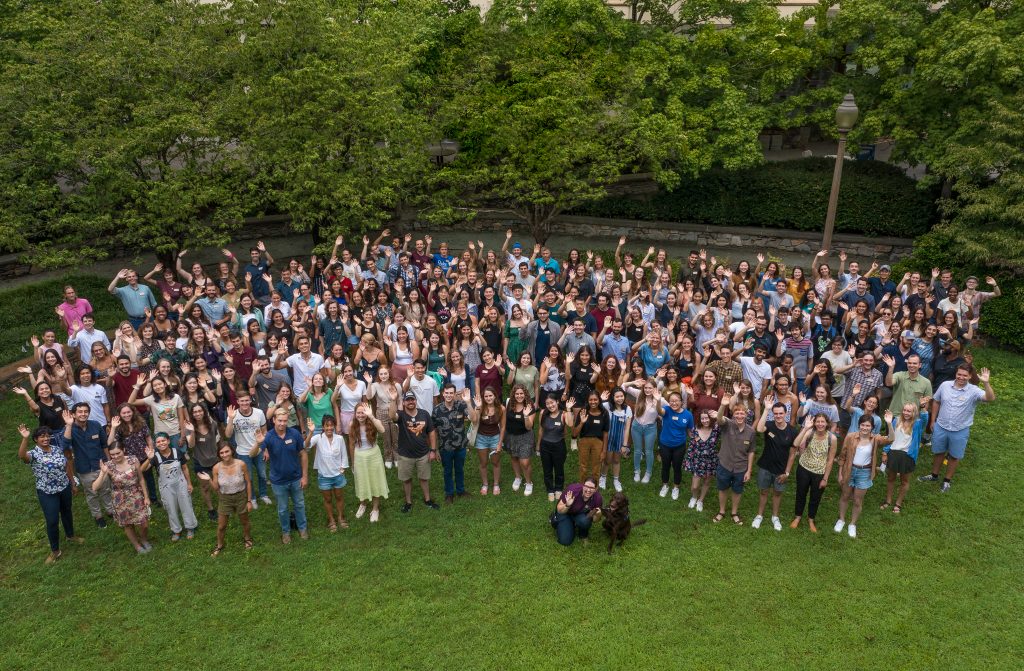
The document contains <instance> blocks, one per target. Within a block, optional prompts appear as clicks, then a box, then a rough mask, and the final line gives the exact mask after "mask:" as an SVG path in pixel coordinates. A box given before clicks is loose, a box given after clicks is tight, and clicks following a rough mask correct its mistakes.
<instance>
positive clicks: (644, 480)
mask: <svg viewBox="0 0 1024 671" xmlns="http://www.w3.org/2000/svg"><path fill="white" fill-rule="evenodd" d="M650 481H651V474H650V473H644V479H643V480H641V481H640V484H643V485H646V484H647V483H648V482H650Z"/></svg>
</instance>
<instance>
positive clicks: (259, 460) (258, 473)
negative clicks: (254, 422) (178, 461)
mask: <svg viewBox="0 0 1024 671" xmlns="http://www.w3.org/2000/svg"><path fill="white" fill-rule="evenodd" d="M235 454H236V455H237V456H238V458H239V459H241V460H242V463H243V464H245V465H246V466H248V467H249V479H250V480H253V481H255V480H259V493H258V494H257V493H256V487H253V495H252V498H253V501H255V500H256V497H257V496H266V495H267V464H266V463H265V462H264V461H263V450H262V449H261V450H260V454H257V455H256V457H255V458H254V457H250V456H249V455H248V454H238V453H237V452H236V453H235ZM147 472H148V471H147Z"/></svg>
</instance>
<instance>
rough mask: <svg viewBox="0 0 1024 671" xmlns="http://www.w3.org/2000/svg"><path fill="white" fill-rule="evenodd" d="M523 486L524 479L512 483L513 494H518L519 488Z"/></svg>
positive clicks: (517, 479)
mask: <svg viewBox="0 0 1024 671" xmlns="http://www.w3.org/2000/svg"><path fill="white" fill-rule="evenodd" d="M522 484H523V479H522V478H516V479H515V480H513V481H512V491H513V492H518V491H519V488H520V487H521V486H522Z"/></svg>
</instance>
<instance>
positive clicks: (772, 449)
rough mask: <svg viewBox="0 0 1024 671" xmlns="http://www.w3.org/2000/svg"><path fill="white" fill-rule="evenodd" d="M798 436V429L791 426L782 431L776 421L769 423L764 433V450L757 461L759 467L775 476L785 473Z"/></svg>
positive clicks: (787, 425)
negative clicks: (791, 450)
mask: <svg viewBox="0 0 1024 671" xmlns="http://www.w3.org/2000/svg"><path fill="white" fill-rule="evenodd" d="M797 434H798V431H797V430H796V427H794V426H792V425H790V424H786V428H784V429H780V428H779V427H778V426H776V424H775V422H774V421H771V422H768V423H767V424H766V426H765V431H764V450H763V451H762V452H761V457H760V458H759V459H758V460H757V465H758V466H760V467H761V468H763V469H764V470H766V471H768V472H769V473H771V474H773V475H782V474H783V473H785V472H786V462H788V461H789V449H790V448H791V447H793V441H795V440H796V437H797Z"/></svg>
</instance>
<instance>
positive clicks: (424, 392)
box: [409, 375, 441, 413]
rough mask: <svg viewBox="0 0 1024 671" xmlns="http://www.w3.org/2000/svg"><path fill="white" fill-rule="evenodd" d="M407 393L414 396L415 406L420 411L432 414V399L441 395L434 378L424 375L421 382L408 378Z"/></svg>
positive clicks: (414, 378)
mask: <svg viewBox="0 0 1024 671" xmlns="http://www.w3.org/2000/svg"><path fill="white" fill-rule="evenodd" d="M409 391H411V392H412V393H414V394H416V405H417V406H419V409H420V410H426V411H427V412H428V413H433V412H434V397H435V396H438V395H440V393H441V390H440V389H438V388H437V382H435V381H434V378H432V377H430V376H429V375H424V376H423V379H422V380H417V379H416V376H415V375H413V376H412V377H410V378H409Z"/></svg>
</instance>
